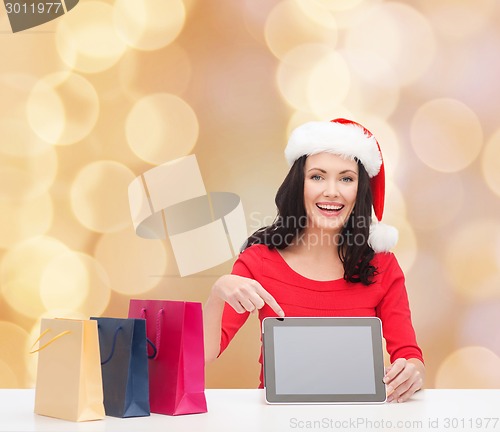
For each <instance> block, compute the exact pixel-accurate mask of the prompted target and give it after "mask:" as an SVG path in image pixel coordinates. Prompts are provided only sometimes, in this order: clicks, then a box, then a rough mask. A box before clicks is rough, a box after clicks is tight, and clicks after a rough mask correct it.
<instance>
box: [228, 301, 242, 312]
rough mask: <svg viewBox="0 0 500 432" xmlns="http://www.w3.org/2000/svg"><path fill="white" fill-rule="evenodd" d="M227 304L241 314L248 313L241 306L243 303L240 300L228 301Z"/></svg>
mask: <svg viewBox="0 0 500 432" xmlns="http://www.w3.org/2000/svg"><path fill="white" fill-rule="evenodd" d="M227 303H228V304H229V306H231V307H232V308H233V309H234V310H235V311H236V312H237V313H239V314H242V313H245V312H246V309H245V308H244V307H243V306H242V305H241V303H240V302H239V301H238V300H227Z"/></svg>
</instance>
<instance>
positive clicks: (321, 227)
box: [204, 119, 425, 402]
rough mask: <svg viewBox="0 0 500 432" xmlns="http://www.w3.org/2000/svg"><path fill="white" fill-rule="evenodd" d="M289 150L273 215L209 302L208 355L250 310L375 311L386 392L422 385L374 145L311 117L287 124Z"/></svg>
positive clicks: (399, 397)
mask: <svg viewBox="0 0 500 432" xmlns="http://www.w3.org/2000/svg"><path fill="white" fill-rule="evenodd" d="M285 156H286V158H287V160H288V162H289V164H290V165H291V168H290V171H289V173H288V175H287V177H286V178H285V180H284V182H283V184H282V185H281V187H280V188H279V190H278V193H277V195H276V205H277V208H278V215H277V217H276V220H275V221H274V223H273V224H272V225H271V226H268V227H265V228H262V229H260V230H258V231H257V232H255V233H254V234H253V235H252V236H250V238H249V239H248V241H247V243H246V245H245V247H244V249H243V252H242V253H241V254H240V256H239V257H238V259H237V261H236V262H235V264H234V266H233V271H232V274H230V275H225V276H222V277H221V278H219V279H218V280H217V281H216V283H215V284H214V286H213V287H212V291H211V294H210V296H209V298H208V300H207V302H206V304H205V308H204V320H205V350H206V360H207V362H210V361H212V360H214V359H215V358H216V357H218V355H220V354H221V353H222V351H224V349H225V348H226V347H227V345H228V344H229V342H230V341H231V339H232V338H233V336H234V335H235V333H236V332H237V331H238V329H239V328H240V327H241V326H242V325H243V324H244V323H245V321H246V319H247V318H248V316H249V313H251V312H254V311H258V313H259V319H260V320H261V321H262V319H264V318H265V317H269V316H285V315H286V316H377V317H379V318H380V319H381V320H382V325H383V330H384V338H385V340H386V346H387V351H388V353H389V355H390V358H391V365H390V366H389V367H387V368H386V375H385V377H384V382H385V383H386V385H387V393H388V399H387V400H388V401H389V402H391V401H397V402H404V401H406V400H408V399H409V398H410V397H411V396H412V394H413V393H415V392H416V391H417V390H419V389H420V388H421V387H422V386H423V380H424V375H425V367H424V364H423V358H422V351H421V349H420V348H419V346H418V345H417V341H416V337H415V332H414V330H413V326H412V323H411V316H410V309H409V305H408V297H407V293H406V288H405V284H404V275H403V272H402V270H401V268H400V267H399V265H398V263H397V261H396V258H395V257H394V255H393V254H392V253H389V252H388V251H389V249H390V248H391V247H392V246H394V244H395V243H396V241H397V231H396V230H395V229H394V228H392V227H389V226H387V225H384V224H381V223H379V222H378V221H380V220H381V219H382V213H383V208H384V190H385V174H384V165H383V161H382V154H381V152H380V148H379V145H378V143H377V141H376V139H375V137H374V136H373V135H372V134H371V133H370V132H369V131H368V130H367V129H365V128H364V127H363V126H361V125H359V124H358V123H355V122H353V121H350V120H345V119H336V120H333V121H331V122H310V123H306V124H304V125H302V126H300V127H298V128H297V129H295V131H293V133H292V135H291V136H290V140H289V142H288V145H287V147H286V150H285ZM372 207H373V211H374V213H375V216H376V218H377V219H378V221H375V223H372V222H371V221H372V217H371V213H372ZM260 362H261V363H262V356H261V359H260ZM262 383H263V381H262V371H261V387H262Z"/></svg>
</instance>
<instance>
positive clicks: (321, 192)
mask: <svg viewBox="0 0 500 432" xmlns="http://www.w3.org/2000/svg"><path fill="white" fill-rule="evenodd" d="M357 192H358V164H357V163H356V161H353V160H349V159H344V158H342V157H341V156H337V155H334V154H331V153H318V154H315V155H311V156H308V157H307V159H306V163H305V167H304V205H305V208H306V214H307V219H308V229H311V228H312V229H322V230H327V231H329V232H332V233H338V232H340V231H341V230H342V227H343V225H344V224H345V223H346V222H347V219H348V218H349V216H350V214H351V212H352V210H353V208H354V204H355V202H356V194H357Z"/></svg>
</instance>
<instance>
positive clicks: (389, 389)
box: [386, 386, 394, 395]
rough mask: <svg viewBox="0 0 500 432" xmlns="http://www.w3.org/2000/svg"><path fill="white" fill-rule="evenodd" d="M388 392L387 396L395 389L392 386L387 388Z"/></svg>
mask: <svg viewBox="0 0 500 432" xmlns="http://www.w3.org/2000/svg"><path fill="white" fill-rule="evenodd" d="M386 391H387V394H388V395H390V394H391V393H392V392H393V391H394V389H393V388H392V387H391V386H387V388H386Z"/></svg>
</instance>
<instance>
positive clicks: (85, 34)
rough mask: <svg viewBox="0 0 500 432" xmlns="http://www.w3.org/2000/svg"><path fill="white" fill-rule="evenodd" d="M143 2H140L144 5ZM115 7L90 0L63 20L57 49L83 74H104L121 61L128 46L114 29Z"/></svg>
mask: <svg viewBox="0 0 500 432" xmlns="http://www.w3.org/2000/svg"><path fill="white" fill-rule="evenodd" d="M141 3H142V2H137V4H138V5H140V4H141ZM112 16H113V8H112V6H110V5H109V4H107V3H104V2H100V1H86V2H82V3H81V4H79V5H78V10H77V11H75V12H71V13H68V14H66V15H65V16H64V17H62V19H60V20H59V22H58V26H57V30H56V47H57V51H58V52H59V55H60V56H61V58H62V60H63V61H64V62H65V63H66V64H67V65H68V66H69V67H70V68H73V69H75V70H77V71H80V72H85V73H96V72H102V71H105V70H107V69H109V68H110V67H112V66H113V65H114V64H116V63H117V62H118V60H120V58H121V56H122V55H123V54H124V52H125V50H126V48H127V45H126V44H125V43H124V42H123V41H122V40H121V39H120V38H119V37H118V35H117V34H116V32H115V29H114V27H113V19H112Z"/></svg>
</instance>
